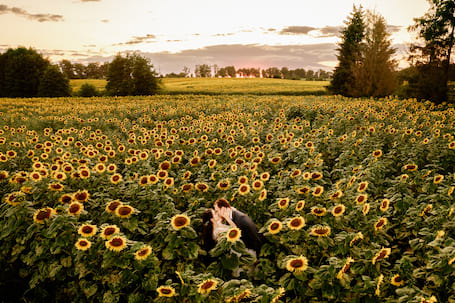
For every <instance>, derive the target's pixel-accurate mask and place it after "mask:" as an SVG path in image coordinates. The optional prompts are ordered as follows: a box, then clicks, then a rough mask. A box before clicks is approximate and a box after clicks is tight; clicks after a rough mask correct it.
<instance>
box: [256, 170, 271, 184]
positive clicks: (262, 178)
mask: <svg viewBox="0 0 455 303" xmlns="http://www.w3.org/2000/svg"><path fill="white" fill-rule="evenodd" d="M259 178H260V179H261V181H264V182H265V181H268V180H269V179H270V174H269V173H268V172H264V173H262V174H261V175H260V176H259Z"/></svg>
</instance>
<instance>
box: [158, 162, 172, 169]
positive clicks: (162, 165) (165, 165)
mask: <svg viewBox="0 0 455 303" xmlns="http://www.w3.org/2000/svg"><path fill="white" fill-rule="evenodd" d="M170 168H171V162H169V161H163V162H161V163H160V165H159V169H160V170H169V169H170Z"/></svg>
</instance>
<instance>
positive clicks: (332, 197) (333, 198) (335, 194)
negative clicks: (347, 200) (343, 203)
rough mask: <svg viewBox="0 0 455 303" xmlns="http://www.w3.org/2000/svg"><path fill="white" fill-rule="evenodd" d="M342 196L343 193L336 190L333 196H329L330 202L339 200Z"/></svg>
mask: <svg viewBox="0 0 455 303" xmlns="http://www.w3.org/2000/svg"><path fill="white" fill-rule="evenodd" d="M342 196H343V192H342V191H341V190H337V191H336V192H334V193H333V194H331V195H330V197H329V198H330V200H336V199H339V198H341V197H342Z"/></svg>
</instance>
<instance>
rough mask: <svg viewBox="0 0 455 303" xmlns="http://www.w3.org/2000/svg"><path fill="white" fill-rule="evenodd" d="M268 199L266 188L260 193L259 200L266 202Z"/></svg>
mask: <svg viewBox="0 0 455 303" xmlns="http://www.w3.org/2000/svg"><path fill="white" fill-rule="evenodd" d="M266 198H267V190H266V189H265V188H264V189H263V190H261V192H260V193H259V197H258V200H259V201H264V200H265V199H266Z"/></svg>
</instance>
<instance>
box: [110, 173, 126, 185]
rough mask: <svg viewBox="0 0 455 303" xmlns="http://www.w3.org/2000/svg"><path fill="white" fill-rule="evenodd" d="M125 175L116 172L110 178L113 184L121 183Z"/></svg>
mask: <svg viewBox="0 0 455 303" xmlns="http://www.w3.org/2000/svg"><path fill="white" fill-rule="evenodd" d="M122 179H123V177H122V175H121V174H119V173H114V174H113V175H112V176H111V178H110V179H109V180H110V181H111V183H112V184H119V183H120V182H121V181H122Z"/></svg>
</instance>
